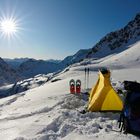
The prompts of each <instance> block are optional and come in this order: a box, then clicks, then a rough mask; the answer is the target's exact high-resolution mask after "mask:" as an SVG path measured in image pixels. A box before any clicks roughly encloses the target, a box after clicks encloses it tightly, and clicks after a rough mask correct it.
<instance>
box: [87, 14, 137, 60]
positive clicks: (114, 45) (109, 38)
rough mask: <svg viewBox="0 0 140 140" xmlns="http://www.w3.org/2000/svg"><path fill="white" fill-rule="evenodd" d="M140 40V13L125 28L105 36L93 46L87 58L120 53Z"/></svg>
mask: <svg viewBox="0 0 140 140" xmlns="http://www.w3.org/2000/svg"><path fill="white" fill-rule="evenodd" d="M138 40H140V13H139V14H137V15H136V17H135V18H134V20H132V21H130V22H129V23H128V24H127V25H126V26H125V27H124V28H122V29H120V30H117V31H115V32H111V33H109V34H107V35H106V36H105V37H103V38H102V39H101V40H100V41H99V42H98V43H97V44H96V45H95V46H93V48H92V50H91V51H90V52H89V53H88V54H87V56H86V58H91V57H94V58H102V57H105V56H107V55H110V54H112V53H119V52H121V51H123V50H125V49H127V46H128V45H129V46H130V45H131V44H133V43H135V42H137V41H138Z"/></svg>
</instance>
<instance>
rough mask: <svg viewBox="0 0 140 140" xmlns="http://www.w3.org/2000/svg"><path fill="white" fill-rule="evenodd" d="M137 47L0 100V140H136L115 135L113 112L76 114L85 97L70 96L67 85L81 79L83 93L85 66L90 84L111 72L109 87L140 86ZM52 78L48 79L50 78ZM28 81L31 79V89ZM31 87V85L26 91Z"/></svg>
mask: <svg viewBox="0 0 140 140" xmlns="http://www.w3.org/2000/svg"><path fill="white" fill-rule="evenodd" d="M139 46H140V42H137V43H136V44H134V45H133V46H131V47H130V48H129V47H128V49H127V50H126V51H123V52H121V53H118V54H113V55H110V56H108V57H105V58H102V59H100V60H92V59H91V60H84V61H83V62H81V63H77V64H74V65H73V66H71V67H68V68H66V69H65V70H64V71H62V72H61V73H58V74H56V75H55V76H54V78H51V80H50V81H49V82H47V83H45V84H43V85H41V86H40V87H36V88H33V89H29V90H28V91H25V92H21V93H19V94H16V95H12V96H9V97H6V98H3V99H0V139H2V140H60V139H61V140H92V139H95V140H96V139H98V140H104V139H106V140H112V139H113V140H128V139H129V140H138V139H140V138H139V137H136V136H134V135H131V134H127V135H126V134H123V133H120V132H119V129H118V124H117V121H118V119H119V114H118V113H109V112H108V113H100V112H96V113H95V112H88V113H86V114H81V113H80V112H79V111H80V110H82V109H84V107H85V106H86V104H87V102H88V101H87V99H88V97H87V95H84V94H80V95H71V94H70V93H69V80H70V79H75V80H77V79H80V80H81V81H82V90H84V88H85V73H84V69H85V67H89V68H90V76H89V85H88V88H91V87H92V86H93V85H94V84H95V83H96V81H97V78H98V69H99V68H100V67H103V66H107V67H109V68H110V69H111V73H112V75H111V83H112V85H113V86H114V88H115V89H118V88H121V83H122V82H123V81H124V80H134V81H138V82H140V76H139V72H140V70H139V69H140V65H139V63H140V60H139V58H140V52H139ZM50 76H51V77H52V74H50ZM31 80H32V79H30V80H29V81H30V84H31V83H32V82H31ZM31 87H32V86H31Z"/></svg>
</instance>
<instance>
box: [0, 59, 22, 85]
mask: <svg viewBox="0 0 140 140" xmlns="http://www.w3.org/2000/svg"><path fill="white" fill-rule="evenodd" d="M20 79H21V77H20V76H19V74H18V73H17V72H16V71H15V70H14V69H13V68H11V67H10V66H9V65H8V64H7V63H6V62H5V61H4V60H3V59H2V58H0V86H2V85H6V84H11V83H14V82H16V81H18V80H20Z"/></svg>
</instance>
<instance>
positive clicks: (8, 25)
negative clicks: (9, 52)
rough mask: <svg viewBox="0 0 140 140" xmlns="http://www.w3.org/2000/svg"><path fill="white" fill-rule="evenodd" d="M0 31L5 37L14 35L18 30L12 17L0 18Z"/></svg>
mask: <svg viewBox="0 0 140 140" xmlns="http://www.w3.org/2000/svg"><path fill="white" fill-rule="evenodd" d="M0 31H1V33H2V36H4V37H5V38H6V37H8V38H11V37H13V36H15V35H16V33H17V31H18V23H17V21H16V20H15V19H14V18H13V19H12V18H9V19H8V18H3V19H1V20H0Z"/></svg>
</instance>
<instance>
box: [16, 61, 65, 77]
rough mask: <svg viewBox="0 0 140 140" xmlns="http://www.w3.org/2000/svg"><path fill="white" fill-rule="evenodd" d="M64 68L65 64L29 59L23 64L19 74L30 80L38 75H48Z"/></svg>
mask: <svg viewBox="0 0 140 140" xmlns="http://www.w3.org/2000/svg"><path fill="white" fill-rule="evenodd" d="M63 68H64V66H63V64H62V63H61V64H60V63H56V62H48V61H44V60H35V59H29V60H27V61H25V62H23V63H22V64H21V65H20V66H19V68H18V72H19V73H20V74H21V75H22V76H24V77H26V78H30V77H33V76H35V75H38V74H48V73H52V72H56V71H59V70H62V69H63Z"/></svg>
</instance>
